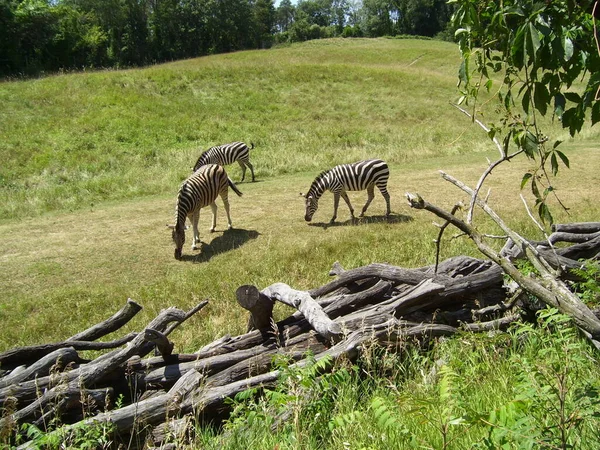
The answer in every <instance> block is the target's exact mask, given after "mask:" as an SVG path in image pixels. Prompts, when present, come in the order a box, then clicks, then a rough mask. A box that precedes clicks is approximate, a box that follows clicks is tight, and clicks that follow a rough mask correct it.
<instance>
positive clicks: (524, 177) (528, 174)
mask: <svg viewBox="0 0 600 450" xmlns="http://www.w3.org/2000/svg"><path fill="white" fill-rule="evenodd" d="M531 177H533V174H532V173H530V172H527V173H526V174H525V175H523V179H522V180H521V189H523V188H524V187H525V185H526V184H527V182H528V181H529V180H531Z"/></svg>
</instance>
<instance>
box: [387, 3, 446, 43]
mask: <svg viewBox="0 0 600 450" xmlns="http://www.w3.org/2000/svg"><path fill="white" fill-rule="evenodd" d="M395 1H396V4H397V7H398V13H399V20H398V28H399V32H400V33H401V34H412V35H419V36H430V37H433V36H435V35H436V34H438V33H439V32H441V31H442V30H444V29H445V28H446V24H447V23H448V22H449V21H450V18H451V15H452V8H451V6H450V5H449V4H448V3H447V1H446V0H395Z"/></svg>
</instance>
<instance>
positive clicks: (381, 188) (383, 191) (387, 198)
mask: <svg viewBox="0 0 600 450" xmlns="http://www.w3.org/2000/svg"><path fill="white" fill-rule="evenodd" d="M378 187H379V192H381V195H383V198H384V199H385V205H386V207H387V209H386V213H385V215H386V216H389V215H390V214H391V213H392V208H391V206H390V194H389V192H388V191H387V188H386V187H385V186H378Z"/></svg>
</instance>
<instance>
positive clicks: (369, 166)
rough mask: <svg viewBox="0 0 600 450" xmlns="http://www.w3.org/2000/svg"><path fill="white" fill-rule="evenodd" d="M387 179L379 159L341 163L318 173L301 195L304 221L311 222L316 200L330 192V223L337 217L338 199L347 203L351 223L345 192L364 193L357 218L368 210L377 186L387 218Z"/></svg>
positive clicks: (383, 163) (316, 205) (385, 169)
mask: <svg viewBox="0 0 600 450" xmlns="http://www.w3.org/2000/svg"><path fill="white" fill-rule="evenodd" d="M389 176H390V170H389V168H388V165H387V164H386V163H385V161H382V160H380V159H370V160H366V161H358V162H355V163H353V164H341V165H339V166H335V167H334V168H333V169H330V170H326V171H324V172H321V173H320V174H319V175H318V176H317V177H316V178H315V180H314V181H313V182H312V184H311V186H310V189H309V190H308V193H306V194H300V195H302V196H303V197H304V198H305V200H306V211H305V214H304V220H306V221H307V222H310V221H311V220H312V217H313V215H314V213H315V212H316V211H317V208H318V207H319V198H321V195H323V193H324V192H325V190H329V191H331V192H332V193H333V217H332V218H331V221H330V223H333V222H335V219H336V217H337V210H338V205H339V202H340V196H341V197H342V198H343V199H344V200H345V201H346V203H347V205H348V208H349V209H350V215H351V216H352V219H353V220H354V219H355V217H354V209H353V208H352V205H351V204H350V199H349V198H348V194H346V191H362V190H365V189H366V190H367V195H368V197H367V203H365V206H363V209H362V212H361V213H360V216H359V217H363V216H364V214H365V212H366V211H367V208H368V207H369V205H370V204H371V202H372V201H373V198H374V197H375V195H374V193H373V191H374V187H375V186H377V188H378V189H379V191H380V192H381V195H383V198H384V199H385V203H386V205H387V212H386V216H389V215H390V213H391V210H390V194H389V193H388V191H387V181H388V178H389Z"/></svg>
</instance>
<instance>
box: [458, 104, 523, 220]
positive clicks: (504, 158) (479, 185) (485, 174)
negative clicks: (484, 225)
mask: <svg viewBox="0 0 600 450" xmlns="http://www.w3.org/2000/svg"><path fill="white" fill-rule="evenodd" d="M452 106H454V107H455V108H456V109H458V110H459V111H460V112H462V113H463V114H465V115H466V116H468V117H470V118H471V119H472V120H473V121H474V122H475V123H476V124H477V125H479V126H480V127H481V128H483V130H484V131H485V132H486V133H488V134H489V132H490V129H489V128H488V127H487V126H486V125H485V124H484V123H483V122H481V121H480V120H479V119H476V118H475V117H474V116H471V114H470V113H469V112H468V111H466V110H464V109H463V108H461V107H460V106H458V105H455V104H452ZM492 141H493V142H494V144H496V147H497V148H498V151H499V152H500V159H498V160H497V161H494V162H492V163H490V162H489V161H488V163H489V166H488V168H487V169H486V170H485V171H484V172H483V174H481V177H479V181H478V182H477V185H476V186H475V189H474V191H473V194H472V195H471V203H470V205H469V211H468V212H467V223H468V224H471V223H473V212H474V210H475V203H476V202H477V197H478V195H479V191H480V190H481V188H482V186H483V183H484V182H485V180H486V178H487V177H488V176H489V175H490V174H491V173H492V171H493V170H494V169H495V168H496V167H498V166H499V165H500V164H501V163H503V162H504V161H510V160H511V159H512V158H514V157H515V156H517V155H519V154H520V153H523V152H524V151H525V150H524V149H521V150H518V151H516V152H515V153H513V154H512V155H507V154H506V152H505V150H504V147H502V144H500V141H498V139H497V138H496V136H494V137H493V138H492ZM488 196H489V193H488Z"/></svg>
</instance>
